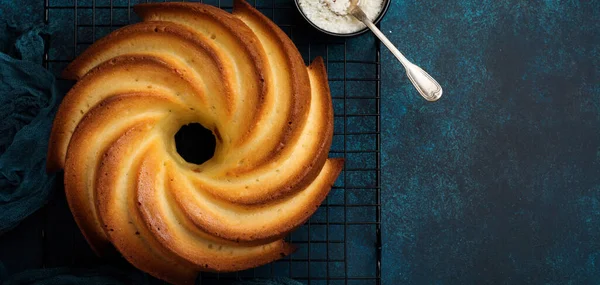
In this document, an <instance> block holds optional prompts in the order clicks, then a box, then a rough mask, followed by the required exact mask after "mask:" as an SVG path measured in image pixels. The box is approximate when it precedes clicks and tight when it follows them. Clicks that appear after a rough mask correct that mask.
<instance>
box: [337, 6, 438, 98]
mask: <svg viewBox="0 0 600 285" xmlns="http://www.w3.org/2000/svg"><path fill="white" fill-rule="evenodd" d="M359 2H360V0H350V6H349V7H348V9H347V10H346V12H347V13H348V14H350V15H352V16H354V17H355V18H357V19H358V20H360V21H361V22H363V23H364V24H365V25H367V27H368V28H369V29H371V31H372V32H373V33H374V34H375V36H377V37H378V38H379V40H381V42H382V43H383V44H384V45H385V46H386V47H387V48H388V49H389V50H390V51H391V52H392V54H394V56H396V58H397V59H398V60H399V61H400V63H402V65H403V66H404V68H405V69H406V76H408V79H410V82H412V84H413V85H414V86H415V88H416V89H417V91H419V94H421V96H423V98H425V100H427V101H430V102H433V101H437V100H438V99H440V97H442V93H443V90H442V86H440V84H439V83H438V82H437V81H435V79H433V77H431V75H429V74H428V73H427V72H425V70H423V69H422V68H420V67H418V66H416V65H415V64H413V63H412V62H410V61H409V60H408V59H406V57H405V56H404V55H403V54H402V53H401V52H400V51H399V50H398V49H397V48H396V47H395V46H394V44H392V42H390V40H388V38H387V37H386V36H385V35H384V34H383V33H382V32H381V31H380V30H379V29H378V28H377V27H376V26H375V24H373V22H372V21H371V20H369V17H367V15H366V14H365V12H364V11H363V10H362V9H361V8H360V7H359V6H358V4H359ZM332 11H333V12H334V13H336V14H340V13H338V12H336V11H334V10H333V9H332ZM340 15H342V14H340ZM342 16H344V15H342Z"/></svg>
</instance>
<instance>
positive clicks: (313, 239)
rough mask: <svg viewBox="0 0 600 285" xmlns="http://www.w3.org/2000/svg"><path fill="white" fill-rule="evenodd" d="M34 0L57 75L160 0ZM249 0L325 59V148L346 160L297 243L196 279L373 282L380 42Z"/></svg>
mask: <svg viewBox="0 0 600 285" xmlns="http://www.w3.org/2000/svg"><path fill="white" fill-rule="evenodd" d="M40 1H41V2H42V1H43V5H44V13H45V15H44V19H45V21H46V22H47V23H48V24H49V25H50V26H51V27H53V28H54V30H55V31H56V32H55V33H54V34H53V35H52V36H50V37H47V38H46V39H45V40H46V52H45V54H44V64H45V66H46V68H47V69H49V70H51V71H52V72H54V73H55V74H57V75H58V74H60V71H62V69H63V68H64V67H65V66H66V65H67V64H68V63H69V62H70V61H71V60H72V59H73V58H74V57H75V56H76V55H78V54H79V53H81V52H82V51H83V50H85V48H87V47H88V46H89V45H90V44H92V43H93V42H94V41H95V40H97V39H99V38H100V37H102V36H104V35H106V34H108V33H110V32H111V31H113V30H115V29H117V28H120V27H122V26H124V25H127V24H129V23H134V22H136V21H138V18H137V17H136V15H135V14H134V13H133V10H132V7H133V6H134V5H135V4H137V3H146V2H165V1H147V0H40ZM192 2H193V1H192ZM195 2H204V3H206V4H211V5H214V6H218V7H221V8H223V9H225V10H228V11H231V8H232V1H231V0H228V1H226V0H222V1H221V0H213V1H210V0H205V1H195ZM250 2H251V3H253V4H254V6H255V7H256V8H257V9H258V10H259V11H261V12H262V13H263V14H265V15H266V16H268V17H269V18H271V19H272V20H273V21H274V22H275V23H276V24H278V25H279V26H280V27H281V28H282V29H283V30H284V31H285V32H286V33H287V34H288V35H289V36H290V37H291V38H292V40H293V41H294V43H296V45H297V47H298V49H299V50H300V52H301V53H302V55H303V57H304V59H305V61H306V63H307V64H308V63H309V62H310V60H312V59H313V58H314V57H316V56H322V57H323V58H324V59H325V61H326V63H327V69H328V74H329V84H330V88H331V93H332V98H333V104H334V109H335V133H334V139H333V140H334V141H333V145H332V149H331V153H330V156H331V157H344V158H345V159H346V165H345V168H344V170H343V172H342V174H341V175H340V178H339V179H338V180H337V181H336V183H335V185H334V187H333V189H332V190H331V193H330V195H329V196H328V198H327V200H326V201H325V202H324V204H323V205H322V206H321V207H320V208H319V209H318V211H317V212H316V213H315V214H314V215H313V217H311V219H310V220H309V221H308V222H307V223H306V224H305V225H303V226H302V227H301V228H299V229H298V230H296V231H295V232H294V233H292V234H291V235H290V236H289V237H288V240H289V241H290V242H292V243H294V244H295V245H297V246H298V251H297V252H296V253H294V254H293V255H291V256H289V257H286V258H285V259H282V260H279V261H276V262H273V263H271V264H268V265H266V266H263V267H260V268H256V269H252V270H248V271H244V272H238V273H233V274H202V275H201V276H200V278H199V279H200V281H201V283H202V284H223V283H227V282H230V281H235V280H246V279H252V278H270V277H276V276H282V277H289V278H293V279H295V280H297V281H300V282H303V283H306V284H352V285H359V284H380V283H381V268H380V262H381V230H380V225H381V200H380V199H381V198H380V184H381V183H380V166H381V163H380V72H381V62H380V56H379V44H378V43H377V42H376V41H375V40H374V38H373V37H372V36H371V35H369V34H364V35H361V36H358V37H352V38H336V37H331V36H327V35H324V34H322V33H319V32H318V31H316V30H315V29H313V28H312V27H310V26H309V25H308V24H307V23H306V22H305V20H304V19H303V18H302V17H301V16H300V14H299V13H298V11H297V9H296V6H295V4H294V2H293V1H292V0H262V1H261V0H250ZM63 204H64V203H63ZM65 205H66V204H65ZM46 251H48V250H46ZM54 254H56V253H54ZM72 260H76V258H75V259H72ZM73 263H75V262H73ZM72 265H73V266H77V265H78V264H72ZM156 282H157V283H158V284H160V282H159V281H156Z"/></svg>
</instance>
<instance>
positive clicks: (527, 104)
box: [0, 0, 600, 285]
mask: <svg viewBox="0 0 600 285" xmlns="http://www.w3.org/2000/svg"><path fill="white" fill-rule="evenodd" d="M277 1H280V0H277ZM281 1H283V0H281ZM392 1H393V3H392V6H391V8H390V11H389V14H388V15H387V16H386V18H385V19H384V21H383V22H382V29H383V30H384V31H385V33H386V34H387V35H388V36H389V37H390V38H391V39H392V41H393V42H395V43H396V44H397V45H398V46H399V48H400V49H401V50H402V51H403V52H405V54H406V55H407V56H408V57H409V58H410V59H411V60H413V61H414V62H415V63H417V64H419V65H421V66H422V67H423V68H425V69H426V70H428V71H430V73H431V74H432V75H434V76H435V77H436V78H437V79H438V81H439V82H440V83H441V84H442V85H443V86H444V88H445V95H444V97H443V99H442V100H441V101H439V102H436V103H427V102H425V101H424V100H423V99H421V98H420V97H418V95H417V94H416V92H415V91H414V89H413V88H412V86H411V85H410V84H409V83H408V80H406V78H405V77H404V71H403V69H402V68H401V66H400V65H399V64H398V63H397V62H396V61H395V59H394V58H393V57H392V55H391V54H390V53H389V52H387V51H383V52H382V62H383V63H382V75H381V76H382V81H381V82H382V95H381V97H382V110H381V112H382V130H383V134H382V158H383V179H382V183H383V185H382V186H383V187H382V196H383V197H382V201H383V207H382V211H383V218H382V219H383V263H382V275H383V279H382V281H383V282H382V283H383V284H384V285H388V284H389V285H395V284H430V283H435V284H474V283H475V284H480V283H510V284H518V283H534V284H539V283H551V284H568V283H572V284H598V283H600V165H599V163H598V162H599V160H600V132H599V131H598V129H599V127H600V65H599V63H600V62H599V61H600V24H599V23H598V22H599V21H600V1H516V0H504V1H489V0H486V1H472V0H465V1H439V0H437V1H436V0H424V1H408V0H392ZM66 2H69V1H66ZM7 3H8V4H11V3H12V4H14V3H17V2H16V0H0V5H6V4H7ZM19 3H21V5H22V6H20V9H21V12H22V13H21V15H23V17H32V21H34V20H35V21H37V20H39V19H40V18H41V16H42V15H43V14H42V11H41V10H40V9H41V8H42V6H41V4H40V3H41V2H40V1H39V0H27V1H23V2H19ZM25 3H30V4H31V5H29V6H28V5H25ZM35 9H38V10H40V11H38V10H35ZM82 12H85V11H82ZM65 13H67V14H68V13H70V11H65ZM59 16H60V15H51V17H53V19H60V17H59ZM68 17H69V16H68V15H66V16H65V19H64V21H65V22H69V23H70V21H71V19H70V18H68ZM101 17H102V15H101V12H99V15H97V18H101ZM117 18H119V17H116V18H115V19H117ZM122 18H123V17H122V16H120V19H122ZM56 22H60V20H57V21H56ZM96 32H97V33H105V32H108V31H105V30H103V29H101V28H98V29H97V30H96ZM70 35H71V33H69V32H65V33H61V34H60V36H64V37H69V36H70ZM80 36H81V37H87V36H89V35H87V34H85V31H83V32H82V35H80ZM98 36H101V34H99V35H98ZM90 38H91V36H90ZM89 40H90V41H91V39H89ZM373 44H374V41H373V39H372V37H371V36H369V35H364V36H361V37H358V38H353V39H350V40H349V41H348V45H347V46H341V47H343V48H345V49H347V50H346V51H347V53H348V54H349V55H350V57H351V58H352V59H355V60H365V61H370V60H374V56H373V55H372V54H371V52H370V51H372V46H373ZM338 47H340V46H335V45H334V46H330V47H329V51H328V52H325V53H328V54H329V56H328V57H329V58H330V60H336V59H338V60H339V59H340V58H336V56H335V55H336V54H338V53H336V48H338ZM299 48H300V49H301V50H302V49H303V47H302V46H300V47H299ZM362 49H365V51H362ZM315 50H318V49H316V48H315V46H314V45H313V46H312V55H311V57H314V56H315V55H319V52H317V51H315ZM51 52H56V53H57V54H53V57H55V58H63V56H64V57H65V58H68V56H69V54H70V53H71V52H72V50H71V49H65V50H64V51H62V50H53V51H51ZM63 53H64V54H63ZM307 60H308V59H307ZM349 65H350V64H349ZM62 67H63V66H60V65H56V66H53V65H50V69H52V70H55V69H56V70H60V69H62ZM360 67H362V66H356V67H352V66H350V68H349V69H348V72H349V73H348V74H347V76H350V77H353V76H354V74H353V73H352V72H357V74H356V77H360V76H362V75H364V74H363V73H365V74H366V73H369V74H370V73H374V72H375V71H374V70H366V71H364V70H362V69H360ZM328 68H329V69H330V71H332V73H335V72H336V70H337V73H340V72H341V71H340V70H339V69H340V68H342V66H341V65H340V64H339V63H331V64H329V65H328ZM349 84H350V85H349V86H348V88H349V89H351V90H353V92H349V94H347V95H348V96H353V93H356V94H354V95H363V94H374V92H373V90H374V88H375V86H374V85H373V86H371V85H369V83H365V82H362V83H361V84H358V83H349ZM352 84H356V86H354V85H352ZM338 85H339V81H338V82H335V81H334V83H332V91H333V92H339V91H340V90H341V89H340V88H341V87H340V86H338ZM361 88H362V89H361ZM363 89H364V90H363ZM336 90H337V91H336ZM358 93H360V94H358ZM334 95H335V96H338V97H339V96H343V94H337V93H336V94H334ZM361 100H362V101H361ZM361 100H356V102H354V103H352V102H353V101H352V100H349V101H348V102H350V104H356V107H357V108H358V107H360V109H357V110H356V112H365V113H372V112H374V111H373V110H372V109H374V108H375V106H374V105H372V104H368V103H369V102H372V101H369V100H365V99H361ZM334 101H335V100H334ZM338 103H339V102H338ZM352 106H354V105H349V107H348V108H349V109H348V110H347V111H349V112H350V113H351V112H354V111H355V110H354V109H353V108H354V107H352ZM336 112H337V113H341V112H342V111H339V110H337V111H336ZM348 123H349V124H351V125H352V126H353V127H354V128H360V127H361V126H362V125H361V122H360V121H358V120H356V122H355V120H354V119H349V120H348ZM367 123H368V122H367ZM336 124H337V122H336ZM367 125H372V124H367ZM336 128H339V126H338V125H336ZM341 128H344V125H342V126H341ZM338 143H339V142H338ZM359 144H360V142H359ZM356 159H358V158H356ZM365 159H366V158H365ZM367 160H368V159H366V160H365V161H367ZM369 161H370V162H369V163H373V161H371V160H369ZM354 162H356V161H354ZM350 163H352V161H350ZM352 167H358V166H356V165H355V166H350V168H352ZM349 177H350V179H349V181H351V180H352V176H350V175H349ZM371 180H372V179H371ZM361 181H367V180H364V179H362V178H361ZM341 194H343V193H341V192H339V191H337V192H336V191H334V192H332V195H331V196H330V201H333V202H332V203H343V202H344V201H343V195H341ZM363 194H364V193H363ZM57 195H59V196H60V193H59V194H57ZM348 195H349V197H350V198H349V201H350V202H352V197H353V196H352V195H353V194H352V193H349V194H348ZM364 195H368V193H367V194H364ZM371 198H373V197H371ZM371 198H364V197H363V198H362V200H364V199H371ZM362 200H361V201H362ZM336 201H337V202H336ZM49 213H52V214H49ZM322 214H323V213H322V212H318V213H317V214H315V217H314V219H316V220H318V219H322V218H323V215H322ZM358 215H363V216H364V217H372V216H373V215H371V214H369V213H366V214H365V213H357V216H358ZM332 217H336V213H333V212H332V213H330V217H329V218H330V219H332ZM39 220H43V221H45V223H44V224H45V225H52V226H50V227H46V226H44V224H40V223H37V222H35V221H39ZM20 229H21V230H20V231H19V232H18V233H17V234H14V235H5V236H4V237H3V241H4V242H5V244H6V245H12V244H18V243H19V241H20V240H22V239H30V240H31V239H36V240H38V239H39V241H38V242H34V243H32V244H34V245H37V246H38V247H35V246H33V247H27V248H20V247H9V246H6V247H4V248H3V249H5V250H6V252H4V253H6V254H7V255H10V256H22V257H23V258H22V259H12V260H10V265H11V268H15V269H25V268H30V267H32V265H35V266H37V265H41V264H46V265H64V264H78V265H82V266H87V265H90V262H92V261H93V262H96V261H94V260H95V259H94V258H93V255H92V253H91V252H90V251H89V249H88V247H87V245H86V243H85V241H83V239H82V238H81V237H80V235H79V233H78V232H76V228H75V227H74V225H73V221H72V218H71V215H70V213H69V211H68V208H67V207H66V204H65V202H64V197H59V198H57V199H54V200H53V201H51V202H50V203H49V205H48V206H47V207H46V208H45V209H44V210H43V211H40V212H38V213H36V214H35V215H34V216H33V217H31V218H30V219H27V220H25V222H24V223H23V225H22V226H21V227H20ZM41 230H45V231H46V232H45V233H46V240H45V241H42V237H41V236H40V235H39V233H40V232H41ZM355 232H363V235H360V234H354V233H355ZM373 232H374V231H372V230H371V229H365V228H359V227H357V228H356V229H352V228H351V229H350V230H349V232H348V240H349V244H368V245H372V244H374V237H373V236H372V233H373ZM315 233H317V234H318V233H319V228H317V227H314V226H313V231H312V233H311V235H314V234H315ZM342 234H345V233H344V232H343V231H337V232H336V231H334V232H332V233H330V236H329V238H330V239H343V238H344V236H343V235H342ZM338 235H342V236H340V237H338ZM308 236H309V233H308V232H304V231H303V230H302V229H301V230H300V231H299V232H298V233H297V236H296V237H295V238H296V239H297V240H303V239H306V238H308ZM48 237H54V238H53V239H52V240H50V241H49V239H51V238H48ZM311 238H312V236H311ZM356 239H361V241H362V243H360V242H359V241H356ZM54 244H62V245H68V247H69V252H68V253H69V254H65V247H54V246H47V245H54ZM43 245H46V248H45V250H44V249H43V248H42V246H43ZM351 249H352V248H351ZM75 252H77V253H78V254H77V255H75V254H73V253H75ZM357 252H358V251H357ZM303 254H307V253H306V251H303V249H301V250H300V252H299V253H298V255H299V256H300V257H302V256H303ZM350 254H354V252H353V251H351V252H350ZM313 257H315V255H313ZM330 257H333V258H343V256H341V257H337V256H333V255H332V256H330ZM373 259H374V256H371V255H362V256H361V257H360V260H361V261H364V264H374V262H373ZM364 264H350V265H349V268H348V269H349V271H350V272H349V275H351V276H352V275H361V276H362V275H369V274H374V273H373V272H374V271H373V270H374V267H372V268H371V267H368V266H363V265H364ZM284 265H285V266H286V267H285V268H281V269H280V268H276V270H277V271H280V270H281V271H282V272H283V273H284V275H287V273H286V272H285V270H288V269H287V264H284ZM315 265H316V266H317V267H318V266H321V265H320V264H318V263H315ZM311 266H312V265H311ZM334 266H335V264H334ZM319 269H320V268H312V267H311V272H313V273H314V272H319V271H318V270H319ZM303 270H304V269H303ZM341 270H343V268H341ZM304 271H306V270H304ZM363 271H368V272H363ZM332 272H338V269H336V268H330V274H334V275H335V273H332ZM342 272H343V271H342ZM342 276H343V274H342V275H340V276H337V275H335V277H342ZM336 284H337V283H336ZM349 284H352V283H349ZM361 284H362V283H361Z"/></svg>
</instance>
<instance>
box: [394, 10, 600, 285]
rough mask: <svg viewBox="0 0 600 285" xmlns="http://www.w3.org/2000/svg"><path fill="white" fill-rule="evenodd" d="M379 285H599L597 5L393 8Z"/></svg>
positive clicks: (599, 14) (599, 31) (599, 29)
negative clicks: (403, 62)
mask: <svg viewBox="0 0 600 285" xmlns="http://www.w3.org/2000/svg"><path fill="white" fill-rule="evenodd" d="M392 2H393V4H392V7H391V9H390V11H389V14H388V15H387V16H386V18H385V20H384V21H383V23H382V28H383V30H384V31H385V33H386V34H387V35H389V37H390V38H391V40H392V41H393V42H394V43H396V44H397V45H398V46H399V48H400V50H402V51H403V52H405V54H406V55H407V56H408V57H409V58H410V59H412V60H414V62H415V63H417V64H419V65H421V66H422V67H423V68H424V69H426V70H428V71H430V73H431V74H432V75H433V76H434V77H435V78H437V79H438V81H439V82H440V83H441V84H442V85H443V87H444V91H445V93H444V94H445V95H444V97H443V98H442V100H441V101H439V102H437V103H427V102H425V101H424V100H422V99H421V98H420V97H418V95H417V93H416V92H415V91H414V90H413V89H412V87H411V85H410V84H409V83H408V81H407V80H406V79H405V78H404V71H403V69H402V67H401V66H400V65H399V64H397V63H396V62H395V61H394V58H393V56H392V55H391V54H390V53H389V52H387V51H386V52H383V57H382V58H383V70H384V72H383V73H382V84H383V87H382V88H383V94H382V97H383V101H382V102H383V109H382V117H383V122H382V129H383V138H382V140H383V183H384V185H383V186H384V187H383V190H382V191H383V192H382V195H383V199H382V200H383V225H384V232H383V239H384V240H383V244H384V247H383V276H384V282H383V283H384V284H390V285H392V284H483V283H509V284H522V283H534V284H541V283H546V284H599V283H600V164H599V162H600V131H599V129H600V1H550V0H547V1H516V0H513V1H510V0H506V1H495V0H486V1H471V0H466V1H439V0H423V1H408V0H395V1H392Z"/></svg>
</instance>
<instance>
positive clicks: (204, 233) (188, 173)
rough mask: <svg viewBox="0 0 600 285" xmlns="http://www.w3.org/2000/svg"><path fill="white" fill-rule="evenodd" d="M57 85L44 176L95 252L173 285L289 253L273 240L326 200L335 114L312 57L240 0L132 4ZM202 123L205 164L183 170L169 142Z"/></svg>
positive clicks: (334, 169)
mask: <svg viewBox="0 0 600 285" xmlns="http://www.w3.org/2000/svg"><path fill="white" fill-rule="evenodd" d="M134 10H135V12H136V13H137V14H138V15H139V16H140V17H141V18H142V20H143V21H142V22H141V23H138V24H132V25H128V26H125V27H123V28H121V29H119V30H117V31H115V32H113V33H111V34H109V35H108V36H106V37H104V38H102V39H100V40H99V41H97V42H96V43H94V44H93V45H92V46H91V47H89V48H88V49H87V50H86V51H85V52H83V53H82V54H81V55H80V56H79V57H78V58H76V59H75V60H74V61H73V62H72V63H71V64H70V65H69V66H68V67H67V68H66V69H65V70H64V73H63V77H64V78H67V79H74V80H77V83H76V84H75V86H74V87H73V88H72V89H71V90H70V91H69V93H68V94H67V95H66V97H65V99H64V101H63V102H62V103H61V105H60V108H59V110H58V113H57V115H56V118H55V121H54V125H53V129H52V133H51V137H50V146H49V150H48V165H47V167H48V170H49V171H57V170H59V169H64V172H65V174H64V183H65V192H66V196H67V199H68V202H69V206H70V208H71V211H72V213H73V215H74V217H75V220H76V222H77V224H78V226H79V227H80V229H81V231H82V232H83V234H84V236H85V237H86V239H87V240H88V242H89V244H90V246H91V247H92V248H93V249H94V250H95V251H96V252H97V253H98V254H100V255H102V254H103V253H105V252H108V251H111V250H113V248H116V249H117V250H118V252H120V254H122V255H123V256H124V257H125V258H126V259H127V260H128V261H129V262H131V263H132V264H133V265H134V266H136V267H138V268H139V269H141V270H144V271H146V272H148V273H150V274H152V275H154V276H156V277H158V278H161V279H163V280H166V281H168V282H171V283H176V284H188V283H193V281H194V279H195V277H196V275H197V273H198V272H200V271H216V272H228V271H237V270H243V269H248V268H252V267H256V266H259V265H262V264H266V263H268V262H271V261H274V260H276V259H279V258H281V257H283V256H286V255H288V254H290V253H291V252H292V251H293V246H292V245H290V244H287V243H286V242H284V240H283V238H284V237H285V236H286V235H287V234H288V233H289V232H290V231H292V230H294V229H295V228H297V227H299V226H300V225H302V224H303V223H304V222H305V221H306V220H307V219H308V218H309V217H310V215H312V214H313V213H314V212H315V211H316V209H317V208H318V207H319V205H320V204H321V203H322V201H323V200H324V199H325V197H326V195H327V194H328V192H329V190H330V189H331V186H332V184H333V183H334V181H335V179H336V178H337V176H338V175H339V173H340V171H341V169H342V165H343V161H342V160H341V159H328V157H327V156H328V152H329V148H330V146H331V141H332V136H333V108H332V103H331V97H330V92H329V87H328V82H327V75H326V72H325V67H324V63H323V60H322V59H321V58H317V59H315V60H314V62H313V63H312V64H311V65H310V66H309V67H308V68H307V67H306V66H305V65H304V62H303V59H302V57H301V55H300V53H299V52H298V50H297V49H296V47H295V46H294V44H293V43H292V41H291V40H290V39H289V38H288V37H287V36H286V34H285V33H284V32H283V31H281V30H280V29H279V28H278V27H277V26H276V25H275V24H274V23H273V22H271V21H270V20H269V19H268V18H266V17H265V16H264V15H262V14H260V13H259V12H258V11H257V10H255V9H254V8H253V7H251V6H250V5H249V4H247V3H246V2H244V1H241V0H236V1H234V8H233V12H232V13H231V14H230V13H228V12H225V11H223V10H221V9H219V8H216V7H212V6H208V5H204V4H199V3H160V4H141V5H137V6H135V7H134ZM189 123H200V124H202V125H203V126H205V127H206V128H207V129H210V130H211V131H212V132H213V134H214V136H215V138H216V141H217V146H216V149H215V153H214V156H213V157H212V158H211V159H210V160H208V161H207V162H205V163H203V164H201V165H198V164H193V163H188V162H186V161H185V160H184V159H183V158H182V157H181V156H180V155H179V154H178V153H177V150H176V147H175V140H174V135H175V133H176V132H177V131H178V130H179V129H180V128H181V127H182V126H184V125H186V124H189Z"/></svg>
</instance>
